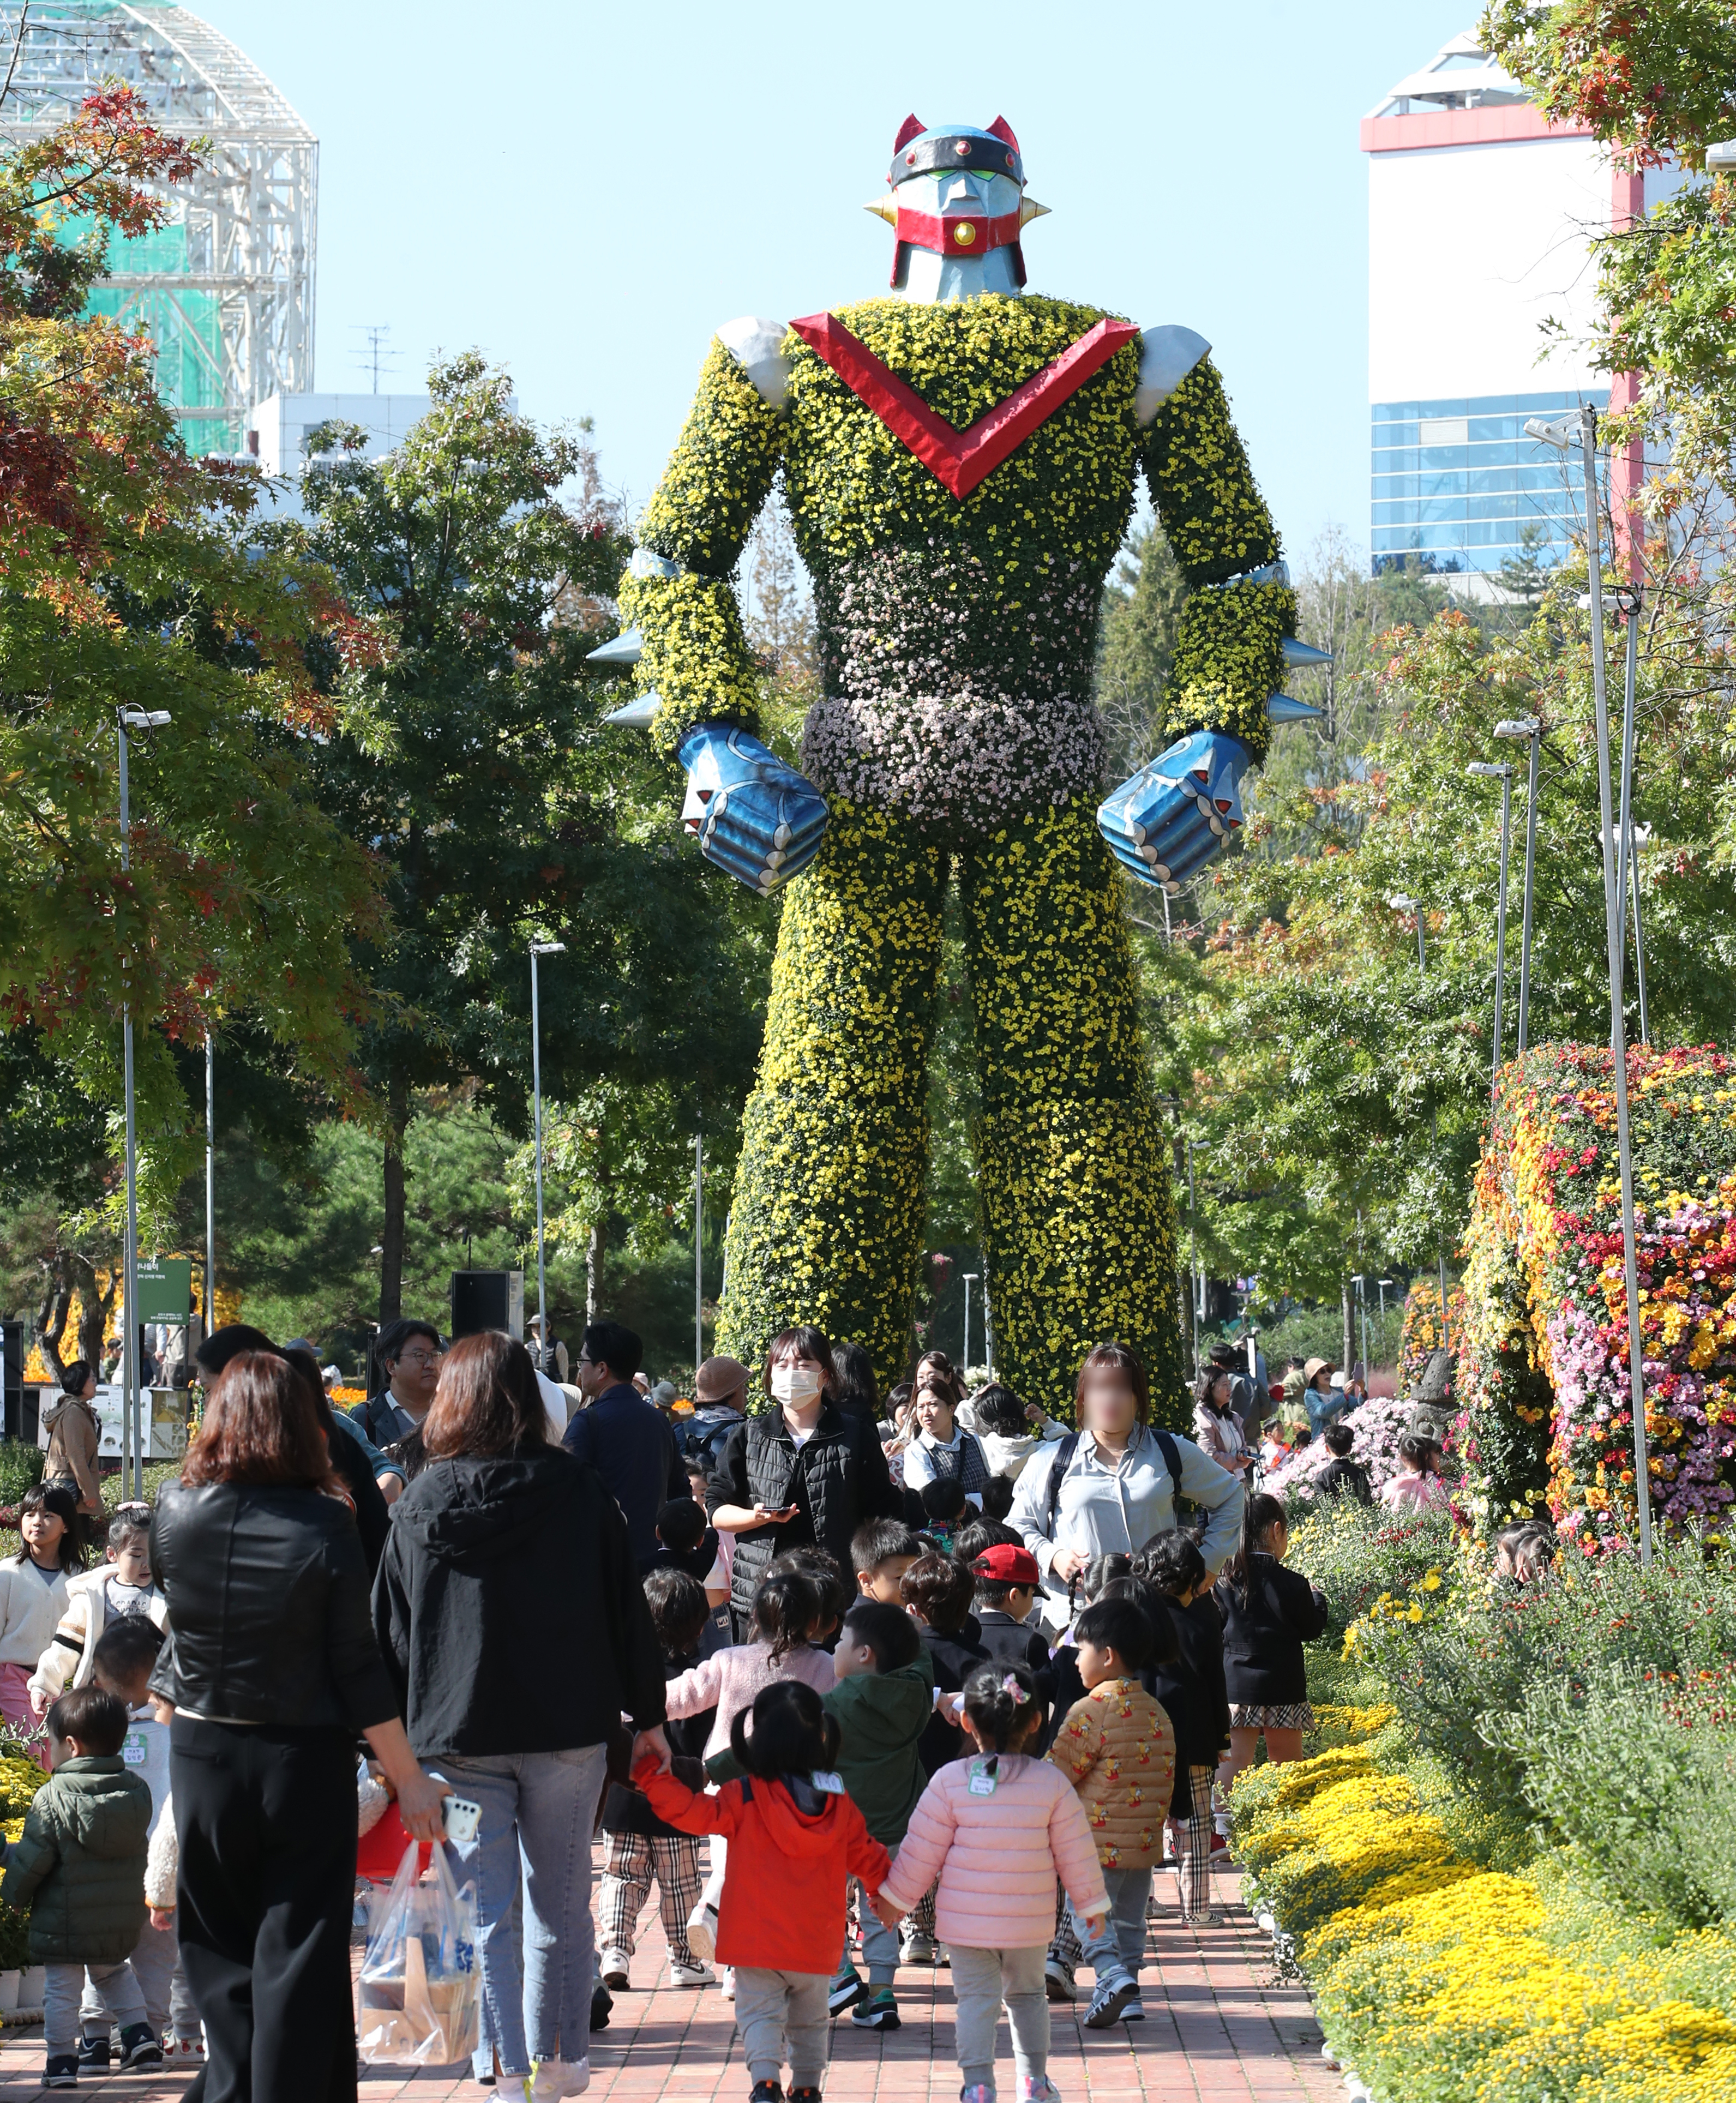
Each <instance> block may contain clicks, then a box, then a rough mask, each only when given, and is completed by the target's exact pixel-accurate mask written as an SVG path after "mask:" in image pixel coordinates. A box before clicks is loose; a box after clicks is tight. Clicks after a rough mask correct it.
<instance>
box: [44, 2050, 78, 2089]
mask: <svg viewBox="0 0 1736 2103" xmlns="http://www.w3.org/2000/svg"><path fill="white" fill-rule="evenodd" d="M42 2086H43V2087H44V2088H76V2087H78V2053H77V2052H56V2054H55V2056H54V2057H53V2058H52V2059H51V2060H50V2061H49V2062H48V2065H47V2068H46V2069H45V2070H44V2071H43V2074H42Z"/></svg>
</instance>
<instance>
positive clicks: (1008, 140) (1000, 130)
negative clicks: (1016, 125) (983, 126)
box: [988, 117, 1022, 158]
mask: <svg viewBox="0 0 1736 2103" xmlns="http://www.w3.org/2000/svg"><path fill="white" fill-rule="evenodd" d="M988 128H989V130H990V131H992V132H993V133H994V135H995V137H996V138H997V139H999V140H1000V142H1001V144H1003V145H1004V146H1010V147H1011V148H1012V149H1013V152H1014V153H1017V152H1018V150H1019V142H1018V140H1017V136H1015V134H1014V132H1013V127H1012V126H1011V125H1010V124H1009V123H1008V122H1007V120H1006V118H1004V117H997V118H995V122H993V123H992V124H991V125H990V127H988ZM1021 158H1022V156H1021Z"/></svg>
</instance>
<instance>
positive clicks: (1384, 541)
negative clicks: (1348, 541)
mask: <svg viewBox="0 0 1736 2103" xmlns="http://www.w3.org/2000/svg"><path fill="white" fill-rule="evenodd" d="M1361 143H1362V150H1363V152H1364V153H1366V154H1367V155H1368V157H1369V405H1370V407H1369V420H1370V426H1371V448H1370V467H1371V485H1370V499H1371V500H1370V507H1369V509H1370V545H1371V547H1372V549H1373V556H1374V561H1375V564H1376V567H1382V566H1384V565H1386V564H1387V563H1391V562H1401V561H1403V560H1404V559H1405V558H1411V559H1413V560H1415V561H1417V562H1420V563H1421V564H1422V566H1423V567H1429V568H1433V569H1437V570H1447V571H1493V570H1498V568H1499V567H1500V566H1501V564H1502V561H1503V560H1504V559H1506V558H1508V557H1510V556H1515V555H1517V554H1520V552H1521V551H1522V549H1523V546H1524V545H1525V536H1526V529H1527V528H1528V527H1529V528H1531V529H1533V531H1532V537H1533V538H1534V537H1535V536H1536V533H1537V531H1538V529H1540V530H1541V533H1542V541H1541V544H1540V549H1539V551H1540V552H1541V553H1542V554H1545V555H1546V556H1547V557H1548V558H1551V559H1559V558H1560V556H1561V555H1563V554H1565V551H1566V546H1567V542H1568V539H1569V533H1570V531H1571V528H1572V526H1573V522H1574V518H1575V517H1576V516H1577V515H1578V513H1580V512H1582V509H1583V502H1582V498H1583V491H1582V490H1580V491H1579V492H1578V495H1579V498H1580V501H1579V503H1578V505H1577V506H1576V504H1575V490H1574V481H1573V476H1574V473H1575V471H1576V469H1577V456H1574V464H1573V465H1571V466H1569V468H1568V469H1564V467H1563V464H1562V460H1561V457H1560V456H1559V455H1557V454H1555V453H1552V452H1551V451H1549V450H1548V448H1547V447H1542V446H1540V445H1538V444H1537V443H1535V442H1533V440H1531V439H1529V438H1526V437H1525V433H1524V425H1525V419H1526V418H1527V417H1528V416H1559V415H1560V413H1561V412H1562V411H1564V410H1568V409H1574V408H1578V407H1580V406H1581V405H1582V403H1584V402H1591V403H1593V404H1595V405H1596V406H1597V407H1604V406H1605V404H1606V403H1607V402H1609V399H1610V397H1611V393H1612V389H1611V387H1610V384H1609V376H1608V375H1607V374H1604V373H1600V372H1597V371H1594V370H1593V369H1592V367H1591V363H1590V361H1589V358H1587V353H1586V350H1585V348H1584V344H1583V339H1584V338H1585V337H1586V336H1588V335H1589V334H1590V332H1591V327H1592V325H1593V323H1594V321H1595V319H1596V265H1595V263H1594V262H1593V260H1592V258H1591V251H1590V242H1591V238H1593V237H1594V236H1595V235H1596V234H1599V233H1605V232H1607V231H1608V230H1609V228H1610V227H1611V226H1612V225H1616V226H1622V225H1627V224H1629V223H1630V222H1631V220H1632V219H1633V218H1635V217H1636V216H1638V215H1639V214H1640V213H1641V212H1643V211H1645V207H1646V206H1647V205H1648V204H1649V203H1655V202H1657V201H1658V198H1660V197H1662V196H1664V195H1666V194H1667V193H1668V192H1669V191H1670V190H1671V189H1674V188H1675V187H1676V185H1678V183H1679V182H1680V180H1681V177H1680V175H1679V173H1678V172H1677V171H1675V170H1668V171H1664V172H1663V173H1662V174H1660V173H1659V172H1658V171H1655V170H1654V171H1650V172H1649V173H1648V174H1646V175H1645V176H1640V175H1638V174H1633V175H1630V174H1628V173H1627V172H1626V171H1617V170H1614V169H1613V168H1612V167H1611V164H1610V161H1609V155H1608V153H1607V152H1606V150H1605V149H1604V148H1602V147H1601V146H1600V145H1599V144H1597V142H1596V140H1594V139H1593V138H1592V137H1591V135H1590V134H1589V132H1587V131H1582V130H1580V129H1578V128H1576V127H1573V126H1570V125H1562V124H1554V123H1551V122H1549V120H1548V119H1547V118H1545V117H1544V116H1543V115H1542V113H1541V112H1540V111H1539V110H1538V109H1536V108H1534V107H1533V104H1531V103H1530V102H1529V100H1527V99H1526V96H1525V91H1524V89H1523V88H1522V87H1520V86H1519V84H1518V83H1517V82H1515V81H1514V80H1512V79H1511V78H1510V77H1509V76H1508V75H1507V73H1504V72H1502V69H1501V68H1500V67H1499V66H1498V64H1495V63H1494V61H1493V60H1491V59H1489V58H1488V57H1487V56H1485V53H1484V52H1483V51H1482V50H1481V48H1480V47H1479V45H1478V43H1477V42H1476V38H1475V36H1474V35H1472V34H1471V33H1466V34H1465V35H1463V36H1461V37H1456V38H1453V42H1451V43H1449V44H1447V45H1445V46H1444V47H1443V48H1442V49H1441V50H1440V51H1438V52H1437V53H1436V56H1435V57H1434V58H1433V60H1431V62H1430V63H1429V64H1428V65H1427V66H1426V67H1425V68H1424V69H1422V71H1421V72H1420V73H1412V74H1411V75H1410V76H1409V78H1406V79H1404V80H1401V81H1400V82H1399V83H1398V85H1397V86H1396V87H1395V88H1393V89H1392V91H1391V93H1390V94H1389V95H1388V96H1387V97H1386V99H1385V100H1383V101H1382V104H1380V107H1379V108H1378V109H1376V110H1375V111H1374V112H1373V114H1372V115H1370V116H1368V117H1365V118H1364V119H1363V122H1362V142H1361ZM1546 324H1554V325H1556V331H1558V332H1549V331H1546V327H1545V325H1546ZM1627 384H1628V383H1627V380H1626V377H1625V376H1618V378H1617V381H1616V385H1615V389H1614V393H1615V396H1616V398H1617V401H1618V403H1619V402H1622V401H1624V400H1625V399H1626V398H1627ZM1638 473H1639V463H1638V460H1637V459H1630V458H1628V457H1627V456H1622V458H1621V459H1619V460H1618V461H1617V462H1616V464H1615V487H1614V489H1613V490H1612V496H1613V498H1614V500H1615V503H1616V505H1617V508H1618V510H1619V509H1620V508H1621V503H1620V500H1621V497H1622V494H1623V493H1624V487H1632V486H1634V484H1635V482H1636V480H1637V476H1638Z"/></svg>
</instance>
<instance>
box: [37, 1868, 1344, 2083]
mask: <svg viewBox="0 0 1736 2103" xmlns="http://www.w3.org/2000/svg"><path fill="white" fill-rule="evenodd" d="M1217 1883H1218V1884H1219V1887H1220V1903H1221V1904H1222V1903H1223V1902H1224V1901H1226V1900H1228V1899H1229V1898H1230V1896H1231V1894H1232V1893H1233V1892H1234V1891H1235V1878H1233V1877H1231V1876H1223V1877H1220V1878H1218V1879H1217ZM1163 1895H1164V1896H1165V1897H1166V1898H1167V1897H1169V1896H1173V1884H1172V1885H1168V1886H1167V1887H1164V1892H1163ZM665 1977H666V1967H665V1961H664V1945H663V1938H662V1935H661V1931H660V1930H659V1929H658V1927H657V1921H656V1917H655V1911H654V1910H652V1914H651V1915H650V1917H649V1918H648V1920H647V1923H646V1924H645V1927H644V1931H643V1936H642V1939H641V1941H640V1944H639V1954H638V1956H637V1957H636V1958H635V1959H634V1986H633V1988H632V1989H631V1990H629V1991H627V1992H626V1993H624V1994H617V1995H616V1997H615V2012H614V2016H613V2017H612V2021H611V2022H610V2025H609V2027H608V2030H605V2031H603V2032H602V2033H601V2034H599V2035H598V2036H596V2037H594V2038H593V2039H592V2040H591V2067H592V2079H591V2085H590V2096H591V2097H592V2098H594V2099H599V2103H642V2099H643V2103H649V2099H650V2098H652V2097H653V2096H657V2097H663V2096H666V2097H669V2098H670V2099H671V2103H712V2099H713V2098H714V2097H718V2098H721V2099H723V2103H747V2092H748V2087H749V2083H748V2079H747V2073H746V2068H745V2067H744V2066H743V2065H742V2064H741V2057H740V2055H739V2053H738V2052H737V2049H736V2045H735V2037H734V2021H733V2012H732V2008H731V2007H730V2004H729V2003H728V2002H726V2001H725V2000H723V1998H722V1996H721V1995H720V1994H719V1992H718V1990H717V1989H716V1988H715V1987H707V1988H705V1989H703V1990H701V1991H698V1992H694V1991H692V1990H688V1991H682V1990H676V1989H674V1988H671V1987H669V1986H667V1985H664V1984H662V1983H661V1982H662V1981H664V1979H665ZM1142 1986H1143V1995H1142V1998H1143V2000H1144V2003H1145V2008H1146V2021H1145V2022H1144V2023H1143V2024H1128V2025H1124V2026H1123V2027H1121V2028H1119V2029H1118V2030H1111V2031H1108V2032H1098V2031H1094V2030H1084V2029H1082V2028H1081V2027H1080V2025H1079V2016H1081V2015H1083V2013H1084V2003H1083V2001H1081V2003H1079V2006H1078V2007H1077V2008H1076V2009H1068V2008H1062V2007H1057V2008H1056V2009H1055V2010H1054V2011H1053V2016H1054V2042H1053V2048H1052V2056H1051V2057H1050V2061H1049V2073H1050V2075H1051V2078H1052V2079H1053V2080H1054V2081H1055V2083H1057V2086H1058V2087H1059V2088H1060V2090H1061V2092H1062V2096H1063V2098H1064V2099H1065V2103H1138V2099H1143V2098H1146V2097H1150V2098H1151V2099H1152V2103H1158V2099H1161V2103H1326V2099H1327V2098H1328V2097H1329V2096H1336V2095H1338V2093H1339V2087H1338V2076H1337V2075H1336V2074H1333V2073H1332V2072H1331V2071H1330V2070H1329V2069H1328V2068H1327V2066H1326V2065H1325V2063H1324V2061H1323V2060H1322V2059H1321V2057H1320V2028H1319V2025H1317V2024H1316V2023H1315V2020H1314V2012H1313V2010H1312V2009H1311V2007H1310V2006H1309V2003H1308V1998H1307V1995H1306V1994H1305V1993H1304V1992H1303V1991H1302V1989H1301V1988H1300V1987H1299V1986H1298V1985H1294V1984H1293V1983H1288V1984H1287V1983H1284V1982H1281V1981H1278V1980H1277V1979H1275V1976H1273V1972H1272V1967H1271V1945H1270V1943H1269V1942H1268V1941H1266V1938H1265V1937H1264V1936H1262V1935H1261V1934H1260V1933H1259V1932H1258V1930H1257V1928H1256V1927H1254V1925H1253V1922H1252V1921H1251V1920H1250V1919H1249V1917H1248V1915H1247V1914H1245V1913H1244V1912H1242V1911H1241V1910H1240V1908H1239V1907H1237V1906H1235V1905H1227V1906H1226V1913H1225V1925H1224V1926H1223V1927H1218V1928H1210V1929H1207V1930H1204V1931H1202V1932H1199V1933H1197V1934H1196V1933H1195V1932H1193V1931H1191V1930H1189V1929H1186V1928H1184V1927H1182V1924H1181V1923H1180V1921H1179V1919H1178V1918H1177V1914H1176V1913H1175V1911H1174V1909H1173V1906H1168V1905H1166V1907H1165V1909H1164V1914H1163V1916H1162V1918H1161V1920H1160V1923H1158V1924H1157V1925H1155V1927H1153V1929H1152V1931H1151V1955H1150V1956H1149V1957H1148V1959H1147V1963H1146V1971H1145V1973H1144V1975H1143V1979H1142ZM898 1999H899V2005H900V2008H901V2012H902V2015H903V2017H904V2027H903V2028H902V2029H901V2030H898V2031H897V2032H895V2033H894V2034H892V2035H891V2036H884V2035H879V2034H875V2033H872V2032H863V2031H858V2030H852V2027H851V2025H850V2024H849V2022H848V2020H846V2021H844V2022H843V2023H841V2024H840V2025H839V2026H838V2027H837V2029H836V2030H835V2031H834V2033H833V2050H834V2053H835V2057H834V2059H833V2061H832V2067H831V2072H830V2075H829V2077H828V2079H827V2084H826V2092H827V2096H828V2103H930V2100H931V2099H933V2103H953V2099H954V2098H955V2096H957V2094H958V2089H959V2071H958V2067H957V2065H956V2064H955V2061H954V2059H953V2056H952V2037H953V2030H952V1994H951V1990H950V1974H949V1973H948V1972H947V1971H946V1968H945V1967H939V1968H937V1969H933V1970H931V1969H929V1968H928V1967H918V1968H915V1969H912V1970H910V1971H906V1972H901V1973H900V1974H899V1976H898ZM998 2071H999V2079H1000V2093H1001V2095H1002V2096H1003V2097H1004V2098H1008V2099H1011V2098H1013V2096H1016V2094H1017V2090H1016V2088H1015V2087H1014V2084H1013V2061H1012V2053H1011V2048H1010V2047H1009V2045H1008V2040H1007V2033H1006V2024H1005V2019H1004V2017H1003V2019H1002V2024H1001V2031H1000V2039H999V2063H998ZM41 2074H42V2030H41V2029H40V2027H31V2028H27V2029H18V2030H12V2029H9V2030H6V2031H5V2032H4V2033H0V2096H3V2097H6V2098H8V2099H11V2098H21V2097H25V2096H38V2095H42V2094H43V2093H45V2092H44V2091H43V2090H42V2088H41V2087H40V2085H39V2084H40V2078H41ZM189 2079H191V2075H190V2074H176V2075H174V2076H172V2077H170V2076H159V2077H156V2078H149V2077H146V2076H142V2075H131V2074H127V2075H122V2074H117V2075H114V2076H112V2077H111V2078H110V2079H109V2080H107V2081H100V2082H98V2081H87V2082H85V2083H81V2088H82V2090H83V2092H86V2093H92V2092H96V2091H98V2090H100V2091H102V2092H104V2093H105V2094H109V2095H111V2096H114V2098H115V2099H116V2103H121V2099H122V2098H124V2099H126V2103H171V2099H176V2098H179V2097H180V2096H181V2095H182V2094H183V2093H184V2092H185V2088H186V2086H187V2083H188V2081H189ZM361 2092H362V2096H363V2103H385V2099H387V2098H389V2097H393V2096H404V2097H407V2098H409V2099H412V2103H446V2099H447V2098H452V2099H454V2103H456V2099H460V2098H462V2099H465V2103H483V2099H484V2098H486V2097H487V2096H491V2095H497V2096H500V2098H501V2103H506V2098H507V2095H508V2092H507V2091H505V2090H504V2089H502V2090H499V2091H496V2090H488V2089H482V2088H479V2087H476V2086H475V2084H474V2083H472V2082H471V2081H470V2079H469V2078H468V2075H467V2074H466V2075H465V2076H463V2077H460V2076H459V2075H457V2074H456V2073H455V2071H454V2070H452V2069H451V2068H443V2069H439V2070H434V2071H430V2072H427V2073H422V2074H408V2075H405V2074H395V2073H372V2074H367V2075H365V2076H364V2078H363V2082H362V2090H361ZM514 2103H516V2099H514Z"/></svg>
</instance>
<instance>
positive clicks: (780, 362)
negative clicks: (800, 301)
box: [717, 314, 790, 416]
mask: <svg viewBox="0 0 1736 2103" xmlns="http://www.w3.org/2000/svg"><path fill="white" fill-rule="evenodd" d="M789 333H790V329H789V324H788V323H787V322H768V320H767V319H766V318H765V317H764V315H763V314H743V315H742V316H741V318H740V319H739V320H737V321H732V322H724V324H723V327H721V328H720V329H719V331H718V332H717V340H718V341H719V343H720V344H722V345H723V348H724V349H725V350H727V351H728V353H729V354H730V356H731V357H732V358H734V360H735V361H736V362H737V365H739V366H740V367H741V370H742V371H744V372H745V373H746V375H747V376H748V378H749V379H750V380H752V381H753V383H754V388H755V389H757V391H758V392H759V394H760V396H761V397H762V398H763V399H764V400H765V401H766V402H768V403H769V404H770V405H771V407H772V408H774V409H775V410H777V412H778V414H779V415H780V416H781V415H782V414H783V408H784V394H785V391H786V389H787V388H788V386H789V385H790V362H789V360H788V359H787V358H786V357H785V356H784V353H783V350H782V347H781V346H782V344H783V340H784V338H785V337H786V336H787V335H788V334H789Z"/></svg>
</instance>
